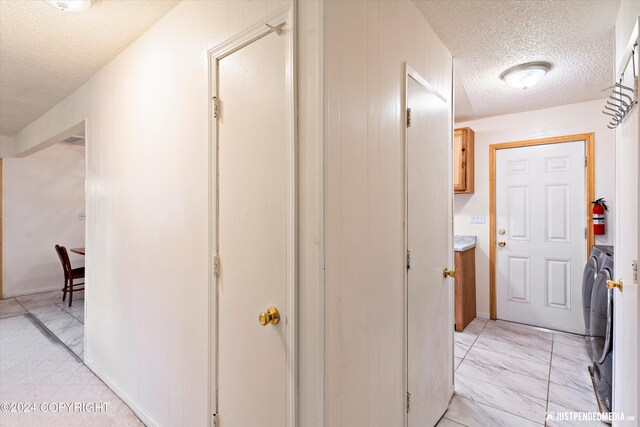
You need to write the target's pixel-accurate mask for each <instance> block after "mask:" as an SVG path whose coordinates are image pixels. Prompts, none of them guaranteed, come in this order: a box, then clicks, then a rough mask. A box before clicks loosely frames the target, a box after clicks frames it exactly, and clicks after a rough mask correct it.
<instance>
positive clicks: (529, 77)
mask: <svg viewBox="0 0 640 427" xmlns="http://www.w3.org/2000/svg"><path fill="white" fill-rule="evenodd" d="M550 69H551V64H549V63H548V62H527V63H526V64H520V65H516V66H515V67H511V68H508V69H506V70H504V71H503V72H502V74H500V78H501V79H502V80H504V81H505V83H507V84H508V85H509V86H511V87H514V88H516V89H526V88H529V87H531V86H533V85H535V84H536V83H538V82H539V81H540V79H542V78H543V77H544V75H545V74H547V72H549V70H550Z"/></svg>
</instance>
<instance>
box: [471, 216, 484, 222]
mask: <svg viewBox="0 0 640 427" xmlns="http://www.w3.org/2000/svg"><path fill="white" fill-rule="evenodd" d="M486 222H487V217H486V216H484V215H471V224H485V223H486Z"/></svg>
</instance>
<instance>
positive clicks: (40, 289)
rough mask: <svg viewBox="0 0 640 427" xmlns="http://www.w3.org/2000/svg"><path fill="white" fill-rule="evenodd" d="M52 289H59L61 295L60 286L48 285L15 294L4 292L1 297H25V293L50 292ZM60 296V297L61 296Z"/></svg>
mask: <svg viewBox="0 0 640 427" xmlns="http://www.w3.org/2000/svg"><path fill="white" fill-rule="evenodd" d="M4 291H6V289H4ZM52 291H60V295H62V286H48V287H46V288H38V289H33V290H30V291H28V292H18V293H16V294H7V293H6V292H5V293H3V294H2V299H8V298H18V297H26V296H27V295H34V294H41V293H43V292H52ZM60 298H62V296H61V297H60Z"/></svg>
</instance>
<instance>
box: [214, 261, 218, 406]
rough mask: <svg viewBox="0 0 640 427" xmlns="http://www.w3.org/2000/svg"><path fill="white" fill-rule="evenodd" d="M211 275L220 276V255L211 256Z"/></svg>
mask: <svg viewBox="0 0 640 427" xmlns="http://www.w3.org/2000/svg"><path fill="white" fill-rule="evenodd" d="M213 275H214V276H216V277H220V257H219V256H218V255H214V256H213ZM214 416H215V415H214Z"/></svg>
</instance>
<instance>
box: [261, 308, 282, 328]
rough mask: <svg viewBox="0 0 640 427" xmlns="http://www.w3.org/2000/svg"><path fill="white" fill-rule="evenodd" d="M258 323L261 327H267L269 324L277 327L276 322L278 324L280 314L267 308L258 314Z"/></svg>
mask: <svg viewBox="0 0 640 427" xmlns="http://www.w3.org/2000/svg"><path fill="white" fill-rule="evenodd" d="M258 322H260V324H261V325H262V326H267V325H268V324H269V323H271V324H272V325H277V324H278V322H280V312H279V311H278V309H277V308H275V307H269V308H268V309H267V311H265V312H262V313H260V315H259V316H258Z"/></svg>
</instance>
